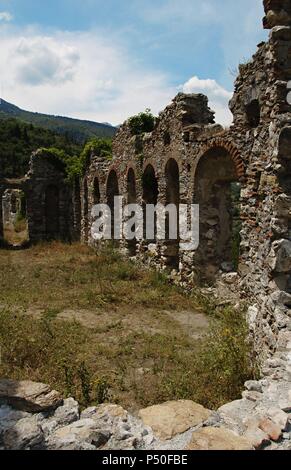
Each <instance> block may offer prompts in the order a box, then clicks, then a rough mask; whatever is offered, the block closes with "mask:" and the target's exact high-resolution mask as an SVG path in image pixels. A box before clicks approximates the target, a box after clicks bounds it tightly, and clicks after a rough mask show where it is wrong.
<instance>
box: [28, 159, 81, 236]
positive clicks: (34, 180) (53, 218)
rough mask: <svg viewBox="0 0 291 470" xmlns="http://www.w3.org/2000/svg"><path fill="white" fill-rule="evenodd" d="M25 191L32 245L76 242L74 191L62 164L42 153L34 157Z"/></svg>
mask: <svg viewBox="0 0 291 470" xmlns="http://www.w3.org/2000/svg"><path fill="white" fill-rule="evenodd" d="M26 187H27V218H28V228H29V238H30V241H31V242H32V243H34V242H38V241H42V240H55V239H59V240H64V241H70V240H73V239H74V238H75V236H76V235H75V229H74V227H75V225H74V216H73V190H72V187H71V185H69V184H68V183H67V182H66V174H65V171H64V168H62V166H61V164H60V163H59V162H55V161H54V160H53V159H52V158H51V156H50V155H46V154H44V152H43V151H40V152H36V153H34V154H33V155H32V157H31V161H30V169H29V172H28V174H27V181H26Z"/></svg>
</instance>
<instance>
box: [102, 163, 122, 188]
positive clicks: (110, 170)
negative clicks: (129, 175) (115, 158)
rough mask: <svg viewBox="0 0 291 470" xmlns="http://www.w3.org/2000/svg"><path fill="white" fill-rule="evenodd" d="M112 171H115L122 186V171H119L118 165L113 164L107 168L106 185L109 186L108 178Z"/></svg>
mask: <svg viewBox="0 0 291 470" xmlns="http://www.w3.org/2000/svg"><path fill="white" fill-rule="evenodd" d="M112 171H114V172H115V173H116V176H117V181H118V185H119V186H120V173H119V171H118V168H117V166H116V165H111V166H110V167H109V168H108V169H107V170H106V178H105V187H107V184H108V178H109V175H110V173H111V172H112Z"/></svg>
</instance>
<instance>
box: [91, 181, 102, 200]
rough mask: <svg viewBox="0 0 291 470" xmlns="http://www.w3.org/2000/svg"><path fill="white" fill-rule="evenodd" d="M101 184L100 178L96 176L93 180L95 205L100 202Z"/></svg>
mask: <svg viewBox="0 0 291 470" xmlns="http://www.w3.org/2000/svg"><path fill="white" fill-rule="evenodd" d="M100 197H101V196H100V186H99V179H98V178H97V177H96V178H94V181H93V203H94V205H96V204H100Z"/></svg>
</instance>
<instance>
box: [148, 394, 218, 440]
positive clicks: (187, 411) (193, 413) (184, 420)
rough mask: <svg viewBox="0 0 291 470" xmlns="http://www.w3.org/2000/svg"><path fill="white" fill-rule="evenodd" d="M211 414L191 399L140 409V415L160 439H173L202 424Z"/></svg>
mask: <svg viewBox="0 0 291 470" xmlns="http://www.w3.org/2000/svg"><path fill="white" fill-rule="evenodd" d="M210 415H211V412H210V411H209V410H207V409H205V408H204V407H203V406H201V405H198V404H197V403H194V402H193V401H189V400H180V401H169V402H167V403H163V404H162V405H156V406H151V407H149V408H145V409H143V410H140V412H139V416H140V418H141V419H142V421H143V423H144V424H145V425H146V426H149V427H151V428H152V430H153V432H154V434H155V435H156V436H157V437H159V438H160V439H164V440H167V439H171V438H172V437H174V436H176V435H177V434H182V433H183V432H185V431H187V430H188V429H190V428H192V427H194V426H197V425H199V424H202V423H203V422H204V421H206V420H207V419H208V418H209V417H210Z"/></svg>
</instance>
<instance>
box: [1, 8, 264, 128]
mask: <svg viewBox="0 0 291 470" xmlns="http://www.w3.org/2000/svg"><path fill="white" fill-rule="evenodd" d="M262 17H263V7H262V0H236V1H234V0H203V1H201V0H106V1H101V0H49V1H48V0H41V1H34V0H25V1H24V0H0V41H1V48H0V81H1V94H2V97H3V98H4V99H7V100H9V101H12V102H14V103H16V104H18V105H19V106H22V107H24V108H26V109H31V110H36V111H40V112H49V113H53V114H63V115H70V116H76V117H81V118H88V119H92V120H98V121H109V122H112V123H114V124H117V123H120V122H121V121H123V120H124V119H126V118H127V117H128V116H129V115H131V114H133V113H135V112H138V111H140V110H143V109H145V108H146V107H150V108H152V110H153V111H154V112H155V113H157V112H158V111H160V110H161V109H162V108H163V107H164V106H165V105H166V104H167V103H168V102H169V101H170V100H171V99H172V98H173V97H174V95H175V94H176V93H177V92H178V91H179V90H184V91H187V92H204V93H206V94H208V95H209V98H210V104H211V106H212V107H213V108H214V109H215V110H216V111H217V120H218V121H220V122H223V123H224V124H227V123H228V122H229V121H230V115H229V112H228V111H227V101H228V99H229V97H230V95H231V92H232V89H233V81H234V76H233V75H234V72H235V70H236V69H237V66H238V64H239V63H240V62H242V61H245V60H247V59H249V58H250V56H251V55H252V53H254V52H255V50H256V45H257V44H258V42H260V41H262V40H265V39H266V38H267V32H266V31H264V30H263V28H262V26H261V22H262Z"/></svg>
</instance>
